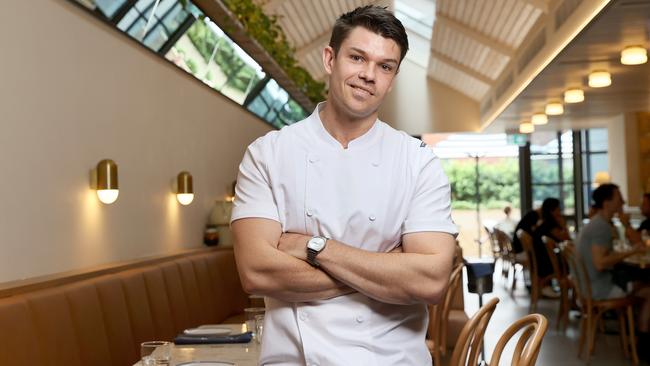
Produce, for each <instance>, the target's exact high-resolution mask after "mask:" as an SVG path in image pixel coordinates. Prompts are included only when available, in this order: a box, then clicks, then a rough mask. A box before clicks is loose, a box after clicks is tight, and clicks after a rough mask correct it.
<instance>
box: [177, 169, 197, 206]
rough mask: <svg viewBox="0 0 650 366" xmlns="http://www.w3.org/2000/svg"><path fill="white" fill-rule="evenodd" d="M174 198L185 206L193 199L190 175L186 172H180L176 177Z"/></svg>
mask: <svg viewBox="0 0 650 366" xmlns="http://www.w3.org/2000/svg"><path fill="white" fill-rule="evenodd" d="M176 184H177V189H176V199H177V200H178V203H180V204H181V205H183V206H187V205H189V204H190V203H192V201H193V200H194V187H193V186H192V175H191V174H190V173H188V172H180V173H178V176H177V177H176Z"/></svg>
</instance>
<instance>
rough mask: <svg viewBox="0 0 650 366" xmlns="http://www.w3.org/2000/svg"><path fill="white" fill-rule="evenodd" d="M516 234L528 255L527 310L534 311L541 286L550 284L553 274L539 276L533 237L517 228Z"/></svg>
mask: <svg viewBox="0 0 650 366" xmlns="http://www.w3.org/2000/svg"><path fill="white" fill-rule="evenodd" d="M517 236H518V237H519V241H520V242H521V245H522V246H523V247H524V252H525V253H526V256H527V257H528V270H529V272H530V308H529V312H531V313H534V312H535V311H537V301H538V300H539V297H540V294H541V291H542V288H544V286H546V285H548V284H550V282H551V279H552V278H553V274H550V275H548V276H545V277H542V278H540V277H539V276H538V274H537V273H538V272H537V257H536V256H535V249H534V248H533V238H532V236H530V234H528V233H527V232H525V231H524V230H521V229H519V230H518V231H517Z"/></svg>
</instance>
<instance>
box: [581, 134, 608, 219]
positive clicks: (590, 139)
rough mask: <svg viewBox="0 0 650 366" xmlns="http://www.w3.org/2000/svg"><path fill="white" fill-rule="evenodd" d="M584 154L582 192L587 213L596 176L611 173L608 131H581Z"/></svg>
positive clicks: (582, 152) (584, 208)
mask: <svg viewBox="0 0 650 366" xmlns="http://www.w3.org/2000/svg"><path fill="white" fill-rule="evenodd" d="M580 137H581V140H582V141H581V144H580V145H581V150H582V151H581V154H582V177H583V182H582V192H583V195H584V200H583V202H584V207H583V210H584V212H585V213H587V212H589V206H590V205H591V192H593V190H594V188H595V182H596V174H598V173H600V172H604V173H607V172H609V161H608V156H607V144H608V138H607V129H606V128H594V129H590V130H582V131H580Z"/></svg>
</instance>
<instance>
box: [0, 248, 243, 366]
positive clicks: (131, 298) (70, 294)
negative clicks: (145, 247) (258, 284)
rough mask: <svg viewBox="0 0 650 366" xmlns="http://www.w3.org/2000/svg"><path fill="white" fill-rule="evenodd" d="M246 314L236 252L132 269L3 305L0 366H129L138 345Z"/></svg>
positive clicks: (198, 255) (214, 252)
mask: <svg viewBox="0 0 650 366" xmlns="http://www.w3.org/2000/svg"><path fill="white" fill-rule="evenodd" d="M86 277H87V276H86ZM5 292H6V291H5ZM0 295H2V294H0ZM246 306H248V297H247V295H246V294H245V293H244V291H243V290H242V288H241V285H240V282H239V277H238V274H237V269H236V266H235V260H234V255H233V252H232V250H204V251H201V252H199V253H193V254H191V255H187V256H183V257H181V258H178V256H176V257H174V258H173V259H170V260H159V261H156V263H154V264H152V263H150V262H147V263H146V264H144V265H142V266H137V265H136V266H133V265H131V266H129V269H126V270H120V271H117V272H114V273H109V274H102V275H98V276H96V277H92V276H91V277H90V278H85V279H83V280H81V281H73V282H71V283H65V284H63V285H57V286H53V287H48V288H41V289H37V290H34V291H24V292H21V293H18V294H13V295H11V296H5V297H0V365H12V366H33V365H44V366H46V365H52V366H58V365H65V366H87V365H93V366H125V365H132V364H133V363H135V362H137V360H138V359H139V344H140V343H141V342H144V341H149V340H171V339H173V338H174V336H175V335H176V334H178V333H180V332H182V331H183V330H184V329H186V328H189V327H193V326H197V325H200V324H210V323H221V322H224V321H228V320H233V321H234V320H237V321H239V320H241V318H242V314H243V311H244V308H245V307H246Z"/></svg>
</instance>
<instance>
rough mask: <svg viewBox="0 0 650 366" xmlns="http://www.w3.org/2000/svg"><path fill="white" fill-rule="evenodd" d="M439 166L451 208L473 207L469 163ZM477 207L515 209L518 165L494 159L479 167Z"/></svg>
mask: <svg viewBox="0 0 650 366" xmlns="http://www.w3.org/2000/svg"><path fill="white" fill-rule="evenodd" d="M443 167H444V170H445V172H446V173H447V177H448V178H449V183H450V185H451V196H452V206H453V207H454V208H463V209H473V208H475V207H476V170H475V169H476V166H475V163H474V161H473V160H446V161H444V162H443ZM479 192H480V196H481V197H480V201H481V202H480V203H481V207H487V208H502V207H503V206H506V205H510V206H513V207H519V166H518V162H517V160H516V159H498V160H493V161H490V162H485V161H482V162H480V164H479Z"/></svg>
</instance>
